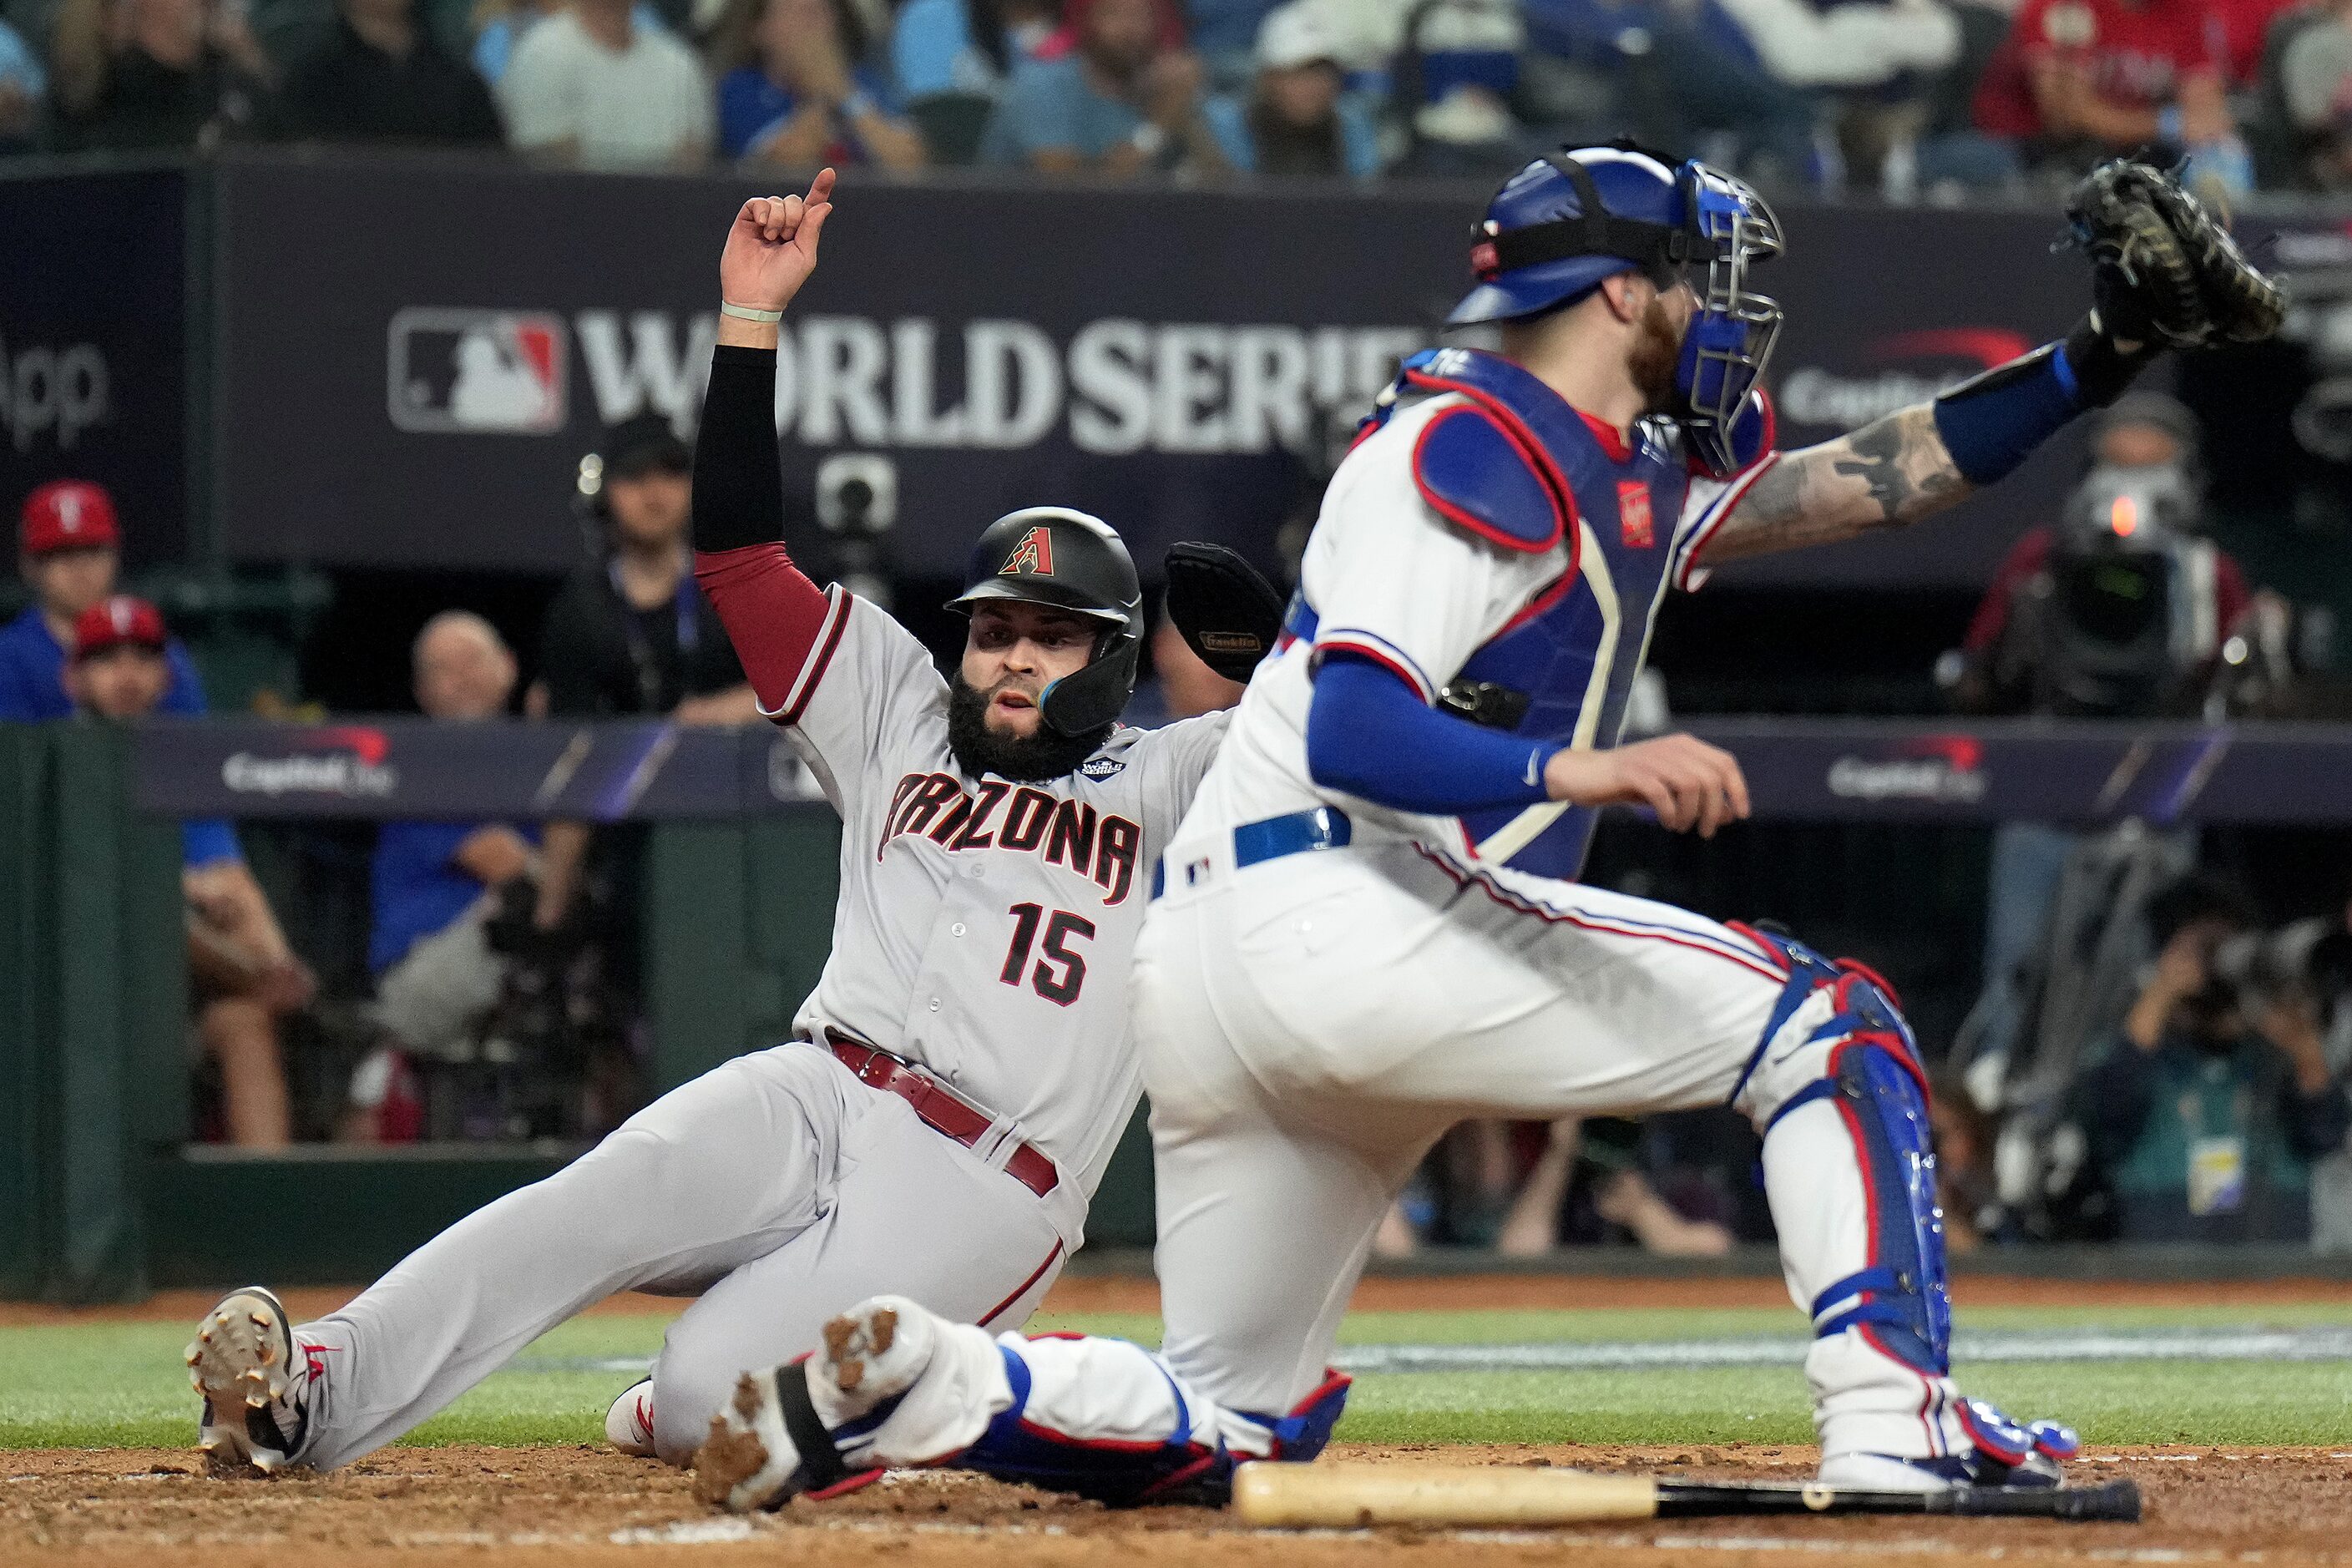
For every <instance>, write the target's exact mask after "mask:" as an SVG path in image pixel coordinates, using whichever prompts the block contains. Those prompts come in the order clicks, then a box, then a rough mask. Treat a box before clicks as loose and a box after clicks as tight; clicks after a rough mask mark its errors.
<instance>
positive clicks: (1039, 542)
mask: <svg viewBox="0 0 2352 1568" xmlns="http://www.w3.org/2000/svg"><path fill="white" fill-rule="evenodd" d="M996 574H997V575H998V576H1000V577H1017V576H1021V575H1023V574H1026V575H1029V576H1032V577H1051V576H1052V575H1053V574H1054V534H1053V531H1052V530H1050V529H1048V528H1047V527H1046V526H1045V524H1044V523H1042V522H1041V523H1039V524H1038V525H1037V526H1036V527H1034V528H1033V529H1031V530H1030V531H1028V532H1026V533H1024V534H1023V535H1022V536H1021V542H1020V543H1018V544H1016V545H1014V546H1013V553H1012V554H1010V555H1008V556H1006V557H1005V558H1004V564H1003V565H1002V566H1000V567H998V568H997V569H996Z"/></svg>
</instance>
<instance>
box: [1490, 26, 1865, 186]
mask: <svg viewBox="0 0 2352 1568" xmlns="http://www.w3.org/2000/svg"><path fill="white" fill-rule="evenodd" d="M1522 14H1523V16H1525V18H1526V22H1527V26H1528V34H1529V47H1530V50H1531V51H1532V58H1530V60H1529V62H1528V63H1529V65H1530V66H1531V67H1533V68H1541V69H1542V70H1544V71H1545V72H1546V73H1548V74H1559V73H1560V72H1562V71H1565V72H1567V73H1568V74H1569V76H1570V79H1571V81H1570V86H1571V89H1572V91H1573V92H1574V93H1576V94H1577V95H1584V94H1591V92H1593V91H1594V89H1596V88H1597V89H1601V92H1602V94H1603V96H1602V97H1601V100H1598V101H1597V102H1595V103H1594V104H1592V105H1591V106H1590V107H1589V108H1588V109H1587V110H1586V111H1585V118H1586V119H1587V120H1589V121H1590V120H1597V121H1601V124H1594V125H1591V126H1590V127H1589V128H1588V129H1587V130H1586V131H1585V132H1583V134H1587V135H1591V136H1592V137H1594V138H1596V139H1597V138H1599V137H1600V136H1602V135H1605V134H1610V133H1612V132H1609V131H1607V130H1606V129H1604V126H1605V125H1615V126H1630V127H1632V128H1633V130H1634V132H1636V134H1638V135H1639V136H1640V138H1641V139H1642V140H1643V141H1645V142H1651V143H1654V144H1655V145H1658V146H1663V147H1685V146H1686V147H1692V148H1694V149H1696V148H1697V147H1699V146H1700V144H1701V143H1702V142H1710V143H1713V144H1714V145H1712V146H1711V147H1710V148H1709V150H1708V151H1707V153H1706V155H1707V156H1709V157H1711V158H1713V159H1715V160H1716V161H1717V162H1719V163H1725V164H1726V165H1732V166H1737V167H1738V168H1739V169H1741V170H1743V171H1744V172H1746V173H1748V174H1751V175H1754V176H1756V177H1759V178H1765V179H1778V180H1783V181H1791V180H1798V179H1801V178H1803V177H1804V176H1805V175H1806V174H1807V173H1808V171H1810V170H1811V169H1812V168H1813V166H1814V164H1815V163H1816V162H1817V160H1818V157H1819V153H1820V138H1819V136H1818V134H1817V122H1818V121H1820V120H1821V119H1822V112H1821V107H1820V105H1819V104H1817V103H1816V102H1815V100H1814V97H1813V95H1812V94H1811V93H1809V92H1805V91H1802V90H1801V89H1796V88H1792V87H1790V86H1789V85H1788V84H1787V83H1785V82H1782V81H1780V79H1777V78H1775V77H1774V76H1772V74H1771V73H1770V72H1769V71H1767V70H1765V69H1764V68H1763V67H1762V65H1761V64H1760V63H1759V60H1758V58H1757V56H1756V52H1755V50H1754V48H1753V47H1750V46H1749V45H1748V41H1747V39H1746V37H1745V36H1744V35H1742V34H1741V33H1740V31H1739V29H1738V26H1737V25H1736V24H1735V23H1734V22H1733V21H1732V20H1731V18H1730V16H1729V14H1728V13H1727V12H1725V11H1723V10H1722V9H1721V8H1720V7H1717V6H1712V5H1705V4H1689V5H1685V4H1683V3H1681V0H1526V4H1525V5H1524V6H1523V8H1522ZM1563 107H1564V106H1563ZM1554 117H1555V118H1556V117H1557V115H1555V116H1554ZM1570 118H1575V116H1574V115H1571V116H1570Z"/></svg>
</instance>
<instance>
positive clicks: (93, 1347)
mask: <svg viewBox="0 0 2352 1568" xmlns="http://www.w3.org/2000/svg"><path fill="white" fill-rule="evenodd" d="M2094 1289H2095V1288H2094ZM666 1323H667V1318H665V1317H660V1316H644V1317H635V1316H630V1317H619V1316H616V1317H594V1318H583V1319H582V1320H580V1321H576V1322H572V1323H568V1324H566V1325H564V1326H563V1327H562V1328H560V1329H558V1330H556V1331H554V1332H552V1333H551V1334H549V1335H547V1336H546V1337H545V1338H543V1339H541V1341H539V1342H537V1343H536V1344H534V1345H533V1346H531V1347H530V1350H529V1351H528V1352H525V1355H524V1357H523V1358H522V1363H521V1366H520V1369H519V1370H509V1371H507V1372H502V1373H498V1374H497V1375H495V1376H493V1377H491V1378H489V1379H488V1381H486V1382H485V1383H483V1384H481V1386H480V1387H478V1388H477V1389H475V1390H474V1391H473V1392H472V1393H470V1394H467V1395H466V1397H465V1398H463V1399H461V1400H459V1401H458V1402H457V1404H456V1405H453V1406H452V1407H451V1408H450V1409H448V1410H446V1411H445V1412H443V1413H442V1414H441V1415H439V1416H437V1417H436V1418H435V1419H434V1420H432V1421H430V1422H428V1423H426V1424H425V1426H422V1427H420V1428H418V1429H417V1430H416V1431H415V1433H413V1434H411V1435H410V1436H409V1437H408V1438H407V1439H406V1440H407V1441H409V1442H412V1443H422V1444H434V1443H488V1444H499V1445H516V1444H530V1443H588V1442H594V1441H597V1440H598V1439H599V1438H600V1437H601V1436H602V1433H603V1417H604V1406H605V1405H606V1404H607V1403H609V1402H610V1400H611V1399H612V1397H613V1395H614V1394H615V1393H617V1392H619V1390H620V1389H621V1387H622V1386H623V1385H624V1384H626V1383H627V1382H628V1381H629V1374H628V1373H625V1372H604V1371H590V1372H582V1371H571V1370H552V1369H550V1368H547V1367H546V1366H545V1365H544V1364H543V1363H549V1362H560V1361H576V1360H586V1359H601V1358H618V1357H641V1358H643V1357H650V1356H651V1355H652V1354H653V1353H654V1352H655V1351H656V1349H658V1348H659V1346H660V1342H661V1333H662V1329H663V1327H664V1325H665V1324H666ZM2248 1324H2261V1325H2264V1326H2270V1327H2278V1328H2287V1327H2302V1326H2310V1325H2326V1324H2337V1325H2341V1324H2352V1300H2347V1301H2339V1302H2308V1303H2295V1304H2289V1305H2274V1306H2263V1307H2260V1308H2252V1307H2242V1308H2229V1307H2224V1308H2181V1309H2155V1308H2116V1309H2105V1308H2097V1307H2082V1308H2069V1309H2031V1310H2029V1309H1990V1310H1974V1311H1967V1312H1963V1313H1962V1314H1961V1317H1960V1326H1961V1328H1962V1329H1963V1331H1966V1330H1969V1329H1976V1330H2034V1329H2052V1328H2101V1329H2111V1330H2135V1329H2137V1330H2153V1329H2179V1328H2184V1327H2195V1326H2214V1327H2221V1326H2233V1327H2234V1326H2242V1325H2248ZM1037 1326H1038V1327H1040V1328H1057V1329H1080V1330H1085V1331H1091V1332H1108V1333H1116V1334H1123V1335H1126V1336H1128V1337H1130V1338H1135V1339H1139V1340H1142V1341H1144V1342H1157V1340H1158V1338H1159V1321H1158V1320H1157V1319H1156V1318H1153V1317H1150V1316H1148V1315H1141V1314H1132V1313H1118V1314H1087V1315H1055V1316H1052V1317H1049V1318H1046V1319H1041V1320H1040V1321H1039V1323H1038V1324H1037ZM187 1333H188V1331H187V1329H186V1328H185V1327H184V1326H181V1325H177V1324H170V1323H96V1324H76V1325H73V1326H70V1327H41V1328H15V1329H0V1447H117V1446H120V1447H149V1446H161V1447H175V1446H184V1445H186V1444H189V1443H191V1442H193V1441H194V1426H195V1422H194V1398H193V1396H192V1395H191V1394H189V1393H188V1389H187V1384H186V1381H185V1376H184V1373H183V1371H182V1368H181V1365H180V1350H181V1347H182V1346H183V1345H184V1344H185V1343H186V1341H187ZM1800 1333H1801V1323H1800V1322H1799V1321H1798V1320H1797V1319H1796V1317H1795V1314H1794V1313H1793V1312H1788V1311H1779V1310H1710V1311H1656V1310H1643V1311H1631V1310H1626V1311H1617V1310H1593V1311H1528V1312H1517V1311H1513V1312H1499V1311H1497V1312H1367V1313H1360V1314H1358V1315H1357V1316H1355V1317H1352V1318H1350V1319H1349V1321H1348V1322H1347V1325H1346V1328H1345V1331H1344V1334H1343V1338H1344V1339H1345V1340H1346V1341H1347V1342H1349V1343H1354V1344H1476V1343H1518V1342H1543V1341H1560V1342H1613V1341H1635V1340H1647V1341H1656V1340H1679V1339H1738V1338H1751V1337H1758V1336H1773V1337H1780V1338H1790V1339H1793V1338H1795V1337H1796V1336H1797V1335H1799V1334H1800ZM534 1363H541V1364H534ZM1962 1374H1963V1377H1964V1378H1965V1382H1966V1386H1967V1387H1968V1389H1969V1392H1971V1393H1976V1394H1983V1395H1985V1396H1987V1397H1988V1398H1990V1399H1992V1400H1994V1401H1995V1402H1996V1403H2000V1404H2004V1405H2009V1406H2011V1408H2013V1409H2015V1410H2017V1411H2020V1412H2022V1413H2027V1414H2032V1415H2059V1416H2062V1417H2063V1418H2064V1419H2066V1420H2068V1421H2071V1422H2073V1423H2074V1424H2075V1425H2076V1426H2079V1427H2081V1428H2082V1430H2083V1432H2084V1436H2086V1437H2087V1438H2088V1439H2090V1440H2091V1441H2093V1442H2096V1443H2179V1442H2187V1443H2225V1444H2246V1445H2252V1444H2328V1445H2334V1446H2352V1362H2304V1363H2279V1362H2236V1363H2226V1362H2225V1363H2178V1362H2156V1361H2148V1362H2124V1363H2084V1362H2053V1363H2002V1364H1995V1365H1989V1366H1987V1367H1984V1368H1983V1369H1981V1370H1979V1371H1978V1372H1975V1373H1969V1371H1968V1369H1966V1368H1965V1367H1964V1368H1962ZM1340 1436H1342V1437H1343V1438H1346V1439H1349V1440H1353V1441H1357V1442H1647V1443H1720V1442H1738V1441H1749V1442H1803V1441H1806V1440H1808V1439H1809V1437H1810V1436H1811V1422H1810V1420H1809V1418H1808V1416H1807V1415H1806V1405H1805V1392H1804V1384H1803V1380H1802V1378H1801V1376H1800V1375H1799V1374H1798V1373H1796V1371H1795V1370H1794V1369H1792V1368H1783V1367H1737V1368H1722V1369H1716V1368H1706V1369H1696V1368H1690V1369H1685V1368H1667V1369H1659V1370H1651V1371H1642V1372H1622V1371H1573V1372H1536V1373H1525V1372H1518V1373H1492V1372H1487V1373H1459V1372H1447V1373H1389V1374H1382V1375H1377V1376H1368V1377H1365V1378H1362V1379H1360V1380H1359V1382H1358V1384H1357V1388H1356V1392H1355V1394H1354V1396H1353V1397H1352V1398H1351V1400H1350V1401H1349V1412H1348V1419H1347V1421H1346V1423H1345V1424H1344V1425H1343V1426H1341V1427H1340Z"/></svg>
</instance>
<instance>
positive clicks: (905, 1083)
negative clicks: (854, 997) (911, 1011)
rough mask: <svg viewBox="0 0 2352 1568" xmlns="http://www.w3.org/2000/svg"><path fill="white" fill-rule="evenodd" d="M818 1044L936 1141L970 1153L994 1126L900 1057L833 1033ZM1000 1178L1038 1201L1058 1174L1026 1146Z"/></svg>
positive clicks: (1038, 1151)
mask: <svg viewBox="0 0 2352 1568" xmlns="http://www.w3.org/2000/svg"><path fill="white" fill-rule="evenodd" d="M824 1043H825V1044H826V1045H827V1046H828V1047H832V1050H833V1054H834V1057H835V1059H837V1060H838V1061H839V1062H840V1063H841V1065H842V1066H843V1067H845V1068H848V1069H849V1070H850V1071H851V1072H853V1073H855V1074H856V1075H857V1081H858V1082H860V1083H862V1084H865V1085H866V1087H867V1088H869V1089H880V1090H881V1091H882V1092H883V1093H885V1094H895V1095H897V1096H898V1098H899V1099H900V1100H905V1101H906V1102H907V1103H908V1105H911V1106H913V1107H914V1108H915V1114H916V1115H917V1116H918V1117H919V1118H921V1119H922V1123H923V1125H924V1126H926V1127H928V1128H929V1129H930V1130H931V1131H934V1132H936V1133H938V1134H939V1135H940V1137H942V1138H950V1139H953V1140H954V1141H955V1142H958V1143H961V1144H962V1145H963V1146H964V1147H965V1148H967V1149H975V1148H978V1147H979V1146H980V1141H981V1140H982V1139H983V1138H985V1137H987V1136H988V1132H989V1129H991V1128H992V1127H994V1126H995V1125H996V1118H994V1117H993V1116H991V1115H990V1114H989V1113H988V1112H986V1111H985V1110H981V1109H980V1107H978V1106H976V1105H974V1104H972V1103H971V1101H969V1100H965V1099H963V1098H962V1097H961V1096H960V1095H958V1094H957V1093H956V1092H955V1091H954V1090H953V1089H950V1088H948V1087H947V1085H945V1084H943V1083H941V1082H940V1080H939V1079H935V1078H933V1077H932V1076H931V1075H930V1074H929V1073H927V1072H925V1071H924V1070H923V1069H922V1068H919V1067H917V1066H916V1065H915V1064H914V1063H912V1062H910V1061H908V1059H907V1058H904V1057H894V1056H892V1055H891V1054H890V1053H889V1052H888V1051H885V1050H879V1049H877V1048H876V1047H872V1046H869V1045H866V1044H863V1043H861V1042H859V1041H857V1040H853V1039H851V1038H850V1037H848V1036H847V1035H845V1034H843V1033H842V1032H841V1031H840V1030H838V1029H831V1028H828V1029H827V1030H825V1032H824ZM1004 1173H1005V1174H1006V1175H1008V1176H1011V1177H1012V1178H1013V1180H1014V1181H1016V1182H1018V1183H1020V1184H1022V1185H1023V1186H1024V1187H1026V1188H1028V1189H1029V1190H1030V1191H1031V1192H1033V1193H1034V1194H1037V1195H1038V1196H1039V1197H1041V1198H1042V1197H1044V1196H1045V1194H1048V1193H1050V1192H1052V1191H1053V1190H1054V1189H1055V1187H1057V1186H1059V1185H1061V1184H1062V1173H1061V1172H1060V1171H1058V1170H1056V1169H1055V1165H1054V1162H1053V1160H1052V1158H1051V1157H1050V1156H1048V1155H1047V1154H1046V1153H1045V1151H1044V1150H1042V1149H1040V1148H1038V1147H1037V1146H1036V1145H1035V1144H1034V1143H1031V1142H1027V1141H1026V1140H1024V1141H1023V1142H1021V1143H1020V1144H1018V1145H1017V1146H1016V1147H1015V1148H1014V1149H1013V1158H1011V1159H1010V1160H1007V1161H1005V1162H1004Z"/></svg>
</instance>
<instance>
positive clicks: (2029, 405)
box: [1935, 343, 2083, 486]
mask: <svg viewBox="0 0 2352 1568" xmlns="http://www.w3.org/2000/svg"><path fill="white" fill-rule="evenodd" d="M2082 411H2083V397H2082V388H2081V385H2080V384H2079V383H2078V381H2077V379H2076V377H2075V374H2074V366H2072V365H2070V364H2069V363H2067V361H2066V345H2064V344H2063V343H2044V344H2042V346H2041V347H2040V348H2038V349H2036V350H2034V351H2033V352H2032V353H2030V354H2027V355H2025V356H2024V357H2023V358H2021V359H2013V360H2011V361H2010V362H2009V363H2007V364H2004V365H1998V366H1996V367H1994V368H1993V369H1991V370H1989V371H1987V372H1985V373H1984V374H1982V375H1979V376H1974V377H1971V378H1970V379H1969V380H1967V381H1964V382H1962V383H1960V384H1959V385H1958V386H1956V387H1954V388H1952V389H1951V390H1950V391H1949V392H1947V393H1946V394H1944V395H1942V396H1941V397H1938V398H1937V399H1936V403H1935V416H1936V434H1937V435H1938V436H1940V437H1943V439H1944V449H1945V450H1946V451H1947V452H1949V453H1950V454H1951V455H1952V467H1954V468H1958V470H1959V471H1960V477H1961V478H1962V479H1966V480H1968V481H1969V483H1970V484H1972V485H1979V486H1982V485H1989V484H1991V483H1993V482H1995V481H1996V480H1999V479H2006V478H2007V477H2008V476H2009V475H2010V474H2011V473H2012V472H2014V471H2015V470H2016V468H2017V466H2018V465H2019V464H2020V463H2022V462H2023V461H2025V459H2026V458H2030V457H2032V455H2033V450H2034V448H2035V447H2039V446H2041V445H2042V442H2044V441H2047V440H2048V439H2050V437H2053V436H2055V435H2056V434H2057V433H2058V432H2059V431H2060V430H2062V429H2063V428H2064V427H2065V426H2066V424H2067V422H2068V421H2070V420H2072V419H2073V418H2074V416H2076V415H2077V414H2080V413H2081V412H2082Z"/></svg>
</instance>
